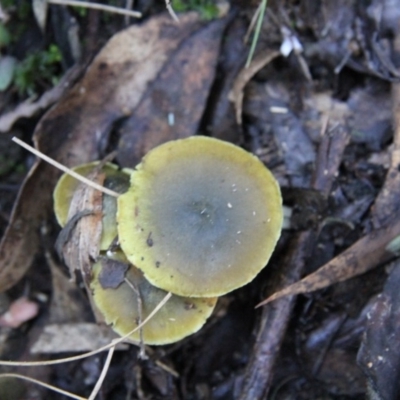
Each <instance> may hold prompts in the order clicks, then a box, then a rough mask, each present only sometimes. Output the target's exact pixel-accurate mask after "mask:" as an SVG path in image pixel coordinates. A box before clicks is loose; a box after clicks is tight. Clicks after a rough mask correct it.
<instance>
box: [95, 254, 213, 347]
mask: <svg viewBox="0 0 400 400" xmlns="http://www.w3.org/2000/svg"><path fill="white" fill-rule="evenodd" d="M92 271H93V279H92V282H91V284H90V287H91V289H92V292H93V300H94V303H95V304H96V306H97V308H98V309H99V311H100V312H101V314H102V315H103V316H104V319H105V322H106V323H107V324H111V325H112V328H113V330H114V331H115V332H117V333H118V334H119V335H121V336H124V335H126V334H128V333H129V332H130V331H131V330H133V329H134V328H135V327H136V326H138V325H139V323H140V322H141V321H140V319H142V320H144V319H145V318H146V317H147V316H148V315H149V314H150V313H151V312H152V311H153V310H154V308H155V307H156V306H157V305H158V304H159V303H160V302H161V300H163V298H164V297H165V295H166V294H167V293H166V292H165V291H163V290H161V289H158V288H156V287H154V286H152V285H151V284H150V283H149V282H148V281H147V280H146V279H145V278H144V277H143V273H142V272H141V271H140V270H138V269H137V268H135V267H134V266H132V265H129V262H128V260H126V258H125V256H124V254H123V253H122V252H121V251H119V252H115V253H113V254H112V255H110V252H108V253H107V258H102V259H100V260H99V261H98V262H96V263H95V264H94V265H93V270H92ZM121 276H125V278H122V279H121ZM138 295H139V296H140V301H138ZM216 302H217V298H196V299H194V298H185V297H180V296H176V295H173V296H172V297H171V298H170V299H169V301H168V302H167V303H166V304H164V306H163V307H162V308H161V309H160V310H159V311H158V312H157V314H155V315H154V316H153V318H151V319H150V320H149V321H148V322H147V324H145V325H144V327H143V328H142V329H143V342H144V343H146V344H152V345H162V344H168V343H173V342H176V341H178V340H181V339H183V338H184V337H186V336H188V335H190V334H192V333H195V332H197V331H198V330H199V329H200V328H201V327H202V326H203V325H204V323H205V321H206V320H207V318H208V317H209V316H210V315H211V313H212V311H213V309H214V307H215V304H216ZM140 311H141V313H140ZM130 338H131V339H132V340H134V341H139V340H140V332H139V331H137V332H134V333H133V334H132V335H131V336H130Z"/></svg>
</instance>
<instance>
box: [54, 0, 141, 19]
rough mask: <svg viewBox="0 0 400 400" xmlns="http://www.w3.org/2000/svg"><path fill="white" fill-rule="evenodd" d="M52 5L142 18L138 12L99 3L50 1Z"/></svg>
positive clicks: (69, 0) (74, 0)
mask: <svg viewBox="0 0 400 400" xmlns="http://www.w3.org/2000/svg"><path fill="white" fill-rule="evenodd" d="M48 2H49V3H50V4H60V5H63V6H75V7H84V8H93V9H94V10H99V11H107V12H111V13H114V14H122V15H127V16H129V17H135V18H141V17H142V13H140V12H138V11H131V10H126V9H124V8H119V7H114V6H106V5H104V4H99V3H89V2H86V1H77V0H48Z"/></svg>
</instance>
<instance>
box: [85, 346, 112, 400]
mask: <svg viewBox="0 0 400 400" xmlns="http://www.w3.org/2000/svg"><path fill="white" fill-rule="evenodd" d="M114 342H116V340H113V343H114ZM114 350H115V346H113V347H111V349H110V350H109V351H108V355H107V358H106V361H105V363H104V366H103V369H102V371H101V374H100V376H99V379H98V380H97V382H96V385H95V386H94V388H93V390H92V393H91V394H90V396H89V398H88V400H94V398H95V397H96V395H97V393H98V392H99V390H100V388H101V385H102V384H103V381H104V379H105V377H106V375H107V372H108V369H109V367H110V363H111V359H112V356H113V354H114Z"/></svg>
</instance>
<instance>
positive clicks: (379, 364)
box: [357, 262, 400, 400]
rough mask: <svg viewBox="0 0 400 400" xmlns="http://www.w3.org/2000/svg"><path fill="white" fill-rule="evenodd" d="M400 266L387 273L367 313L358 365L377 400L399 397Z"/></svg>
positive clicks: (396, 265)
mask: <svg viewBox="0 0 400 400" xmlns="http://www.w3.org/2000/svg"><path fill="white" fill-rule="evenodd" d="M399 285H400V264H399V263H398V262H397V263H396V264H395V267H394V269H393V270H392V271H391V273H390V275H389V278H388V280H387V282H386V285H385V287H384V290H383V292H382V293H381V294H380V295H379V296H378V297H377V299H376V300H375V302H374V304H373V305H372V309H371V311H370V312H369V314H368V320H367V327H366V331H365V334H364V338H363V342H362V345H361V348H360V350H359V352H358V357H357V359H358V363H359V365H360V367H361V368H362V370H363V371H364V373H365V374H366V375H367V376H368V378H369V380H370V388H371V391H372V392H374V393H375V395H376V397H371V398H377V399H380V400H389V399H397V398H398V397H399V394H400V391H399V374H400V360H399V354H398V351H397V350H398V348H399V345H400V292H399Z"/></svg>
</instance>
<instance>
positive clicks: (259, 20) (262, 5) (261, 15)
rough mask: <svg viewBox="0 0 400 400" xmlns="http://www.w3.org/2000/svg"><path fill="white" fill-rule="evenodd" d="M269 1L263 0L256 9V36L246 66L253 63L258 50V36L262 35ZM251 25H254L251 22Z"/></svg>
mask: <svg viewBox="0 0 400 400" xmlns="http://www.w3.org/2000/svg"><path fill="white" fill-rule="evenodd" d="M267 2H268V1H267V0H262V1H261V3H260V5H259V6H258V9H257V11H256V14H257V18H254V20H256V21H257V24H256V29H255V31H254V37H253V40H252V42H251V47H250V51H249V56H248V57H247V61H246V68H249V67H250V63H251V61H252V59H253V56H254V52H255V50H256V46H257V42H258V38H259V37H260V33H261V28H262V22H263V19H264V15H265V10H266V9H267ZM250 25H252V24H250ZM249 29H250V28H249ZM246 36H247V35H246Z"/></svg>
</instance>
